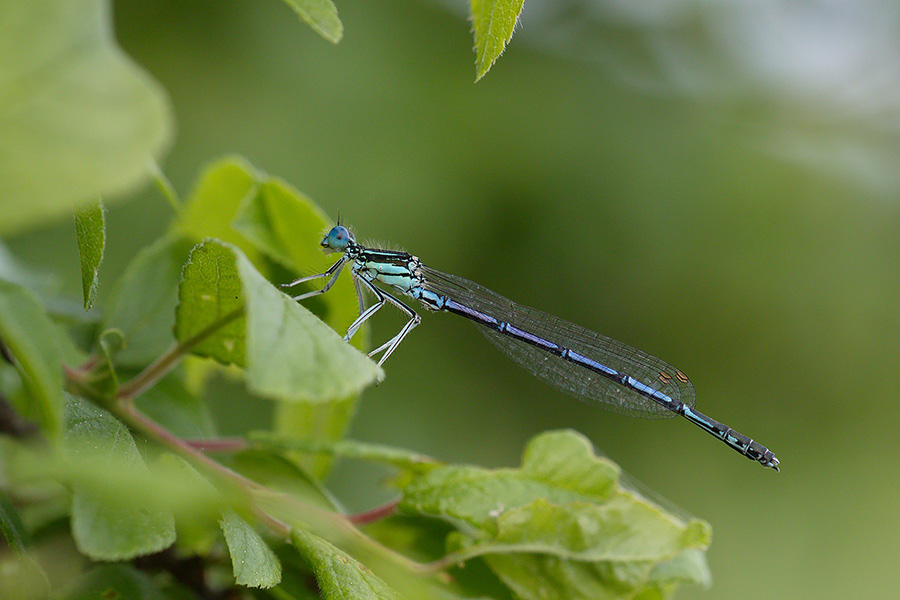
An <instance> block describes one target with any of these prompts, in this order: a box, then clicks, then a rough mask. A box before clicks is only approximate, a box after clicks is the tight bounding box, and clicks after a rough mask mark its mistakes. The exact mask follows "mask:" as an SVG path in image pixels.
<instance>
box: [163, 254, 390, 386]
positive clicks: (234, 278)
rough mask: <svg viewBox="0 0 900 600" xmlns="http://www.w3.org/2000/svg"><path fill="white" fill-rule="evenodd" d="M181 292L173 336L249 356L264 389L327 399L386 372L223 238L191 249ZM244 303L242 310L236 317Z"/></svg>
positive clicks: (209, 349)
mask: <svg viewBox="0 0 900 600" xmlns="http://www.w3.org/2000/svg"><path fill="white" fill-rule="evenodd" d="M179 300H180V301H179V305H178V309H177V315H176V324H175V331H176V337H177V338H178V339H179V340H180V341H182V342H183V343H185V342H186V341H188V340H193V341H192V342H191V343H192V344H193V343H196V344H197V345H196V346H195V348H197V349H199V352H198V353H199V354H201V355H205V356H211V357H214V358H216V359H218V360H221V361H223V362H225V361H230V362H235V363H237V364H246V371H247V382H248V385H249V387H250V389H251V390H252V391H253V392H254V393H257V394H259V395H261V396H264V397H267V398H272V399H277V400H285V401H290V402H293V401H312V402H325V401H330V400H333V399H340V398H346V397H349V396H353V395H356V394H358V393H359V392H360V391H362V389H363V388H365V387H366V386H367V385H369V384H371V383H372V382H374V381H376V380H377V378H378V377H379V376H381V374H382V371H381V369H380V368H379V367H377V366H376V365H375V363H373V362H372V361H371V360H369V358H368V357H367V356H365V355H364V354H361V353H360V352H359V351H357V350H356V349H354V348H353V347H352V346H350V344H347V343H346V342H344V341H343V339H342V338H341V337H340V336H338V335H337V334H336V333H335V332H334V330H332V329H331V328H329V327H328V326H327V325H325V324H324V323H323V322H322V321H320V320H319V319H317V318H316V317H315V316H314V315H313V314H312V313H310V312H309V311H307V310H306V309H305V308H303V307H302V306H300V305H298V304H297V303H296V302H294V301H292V300H291V299H290V298H288V297H287V296H285V295H284V294H283V293H281V292H280V291H279V290H277V289H276V288H274V287H273V286H272V284H270V283H269V282H268V281H267V280H266V279H265V278H263V276H262V275H260V274H259V272H258V271H257V270H256V269H255V268H254V266H253V265H252V264H251V263H250V261H249V260H248V259H247V257H246V256H244V254H243V253H242V252H241V251H240V250H238V249H237V248H235V247H234V246H231V245H229V244H225V243H224V242H221V241H218V240H207V241H206V242H203V243H202V244H200V245H198V246H197V247H196V248H195V249H194V251H193V252H192V253H191V260H190V261H189V263H188V264H187V265H186V266H185V269H184V278H183V281H182V285H181V288H180V290H179ZM244 303H246V305H244ZM242 306H243V310H244V312H243V316H240V317H238V318H232V317H233V316H234V315H235V314H239V313H236V311H240V310H241V307H242ZM196 351H197V350H195V352H196Z"/></svg>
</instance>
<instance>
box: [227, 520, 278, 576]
mask: <svg viewBox="0 0 900 600" xmlns="http://www.w3.org/2000/svg"><path fill="white" fill-rule="evenodd" d="M220 525H221V526H222V531H223V532H224V533H225V543H226V544H228V553H229V554H231V566H232V569H233V570H234V579H235V581H236V582H237V584H238V585H245V586H247V587H254V588H270V587H273V586H276V585H278V583H279V582H280V581H281V563H280V562H278V558H277V557H276V556H275V553H274V552H272V549H271V548H269V546H268V545H267V544H266V542H265V541H263V539H262V537H260V535H259V534H258V533H257V532H256V530H255V529H253V527H251V526H250V524H249V523H247V521H245V520H244V519H242V518H240V517H239V516H237V515H236V514H234V513H233V512H231V511H226V512H225V513H224V514H223V515H222V520H221V521H220Z"/></svg>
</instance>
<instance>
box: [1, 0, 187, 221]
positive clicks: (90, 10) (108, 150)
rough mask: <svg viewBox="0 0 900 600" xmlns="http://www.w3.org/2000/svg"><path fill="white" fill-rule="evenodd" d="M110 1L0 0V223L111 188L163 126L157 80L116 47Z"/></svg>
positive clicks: (44, 213) (136, 169)
mask: <svg viewBox="0 0 900 600" xmlns="http://www.w3.org/2000/svg"><path fill="white" fill-rule="evenodd" d="M108 4H109V3H108V2H99V1H97V0H31V1H29V2H0V97H3V98H4V99H5V100H4V102H2V103H0V156H3V157H4V159H3V160H0V214H2V215H3V219H2V221H0V229H2V231H3V232H7V233H8V232H11V231H16V230H18V229H21V228H22V227H25V226H27V225H33V224H35V223H39V222H42V221H45V220H47V219H50V218H53V217H55V216H58V215H63V214H66V213H67V212H69V211H71V210H73V209H74V208H76V207H78V206H79V205H80V204H82V203H84V201H85V200H86V199H88V198H95V197H97V196H98V195H103V196H106V195H108V194H109V195H113V194H115V193H118V192H121V191H123V190H125V189H127V188H129V187H132V186H134V185H135V183H137V182H138V181H139V180H140V179H141V178H143V177H144V176H145V175H146V171H147V161H148V159H149V158H150V156H151V155H153V154H158V153H160V152H161V151H162V150H163V148H164V147H165V146H166V145H167V143H168V139H169V136H170V134H171V116H170V109H169V105H168V101H167V99H166V96H165V93H164V92H163V90H162V88H160V87H159V85H158V84H157V83H156V82H155V81H154V80H153V79H151V78H150V77H149V76H148V75H147V73H146V72H144V71H143V70H142V69H141V68H140V67H138V66H137V65H136V64H134V63H133V62H132V61H131V60H130V59H128V57H127V56H125V54H124V53H123V52H122V51H121V49H120V48H118V47H117V46H116V45H115V43H114V40H115V35H114V34H113V31H112V25H111V11H110V10H109V6H108Z"/></svg>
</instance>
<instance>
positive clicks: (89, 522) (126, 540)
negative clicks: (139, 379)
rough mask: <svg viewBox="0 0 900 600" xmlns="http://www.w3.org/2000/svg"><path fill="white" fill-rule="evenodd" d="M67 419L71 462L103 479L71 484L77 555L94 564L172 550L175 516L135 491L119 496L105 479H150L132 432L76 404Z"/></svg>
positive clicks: (107, 416) (81, 403)
mask: <svg viewBox="0 0 900 600" xmlns="http://www.w3.org/2000/svg"><path fill="white" fill-rule="evenodd" d="M66 416H67V424H68V436H67V437H68V440H67V442H68V443H67V446H68V456H69V457H71V460H73V461H75V462H78V463H81V464H88V465H90V467H91V469H92V470H93V471H92V472H93V473H96V474H97V475H99V476H100V477H98V478H96V479H94V480H91V478H90V477H87V476H80V477H77V478H76V480H74V481H73V482H72V535H73V537H74V538H75V544H76V545H77V546H78V549H79V550H80V551H81V552H83V553H84V554H86V555H88V556H90V557H91V558H93V559H95V560H126V559H130V558H134V557H135V556H142V555H145V554H152V553H153V552H158V551H160V550H162V549H164V548H167V547H168V546H170V545H171V544H172V543H173V542H174V541H175V521H174V517H173V515H172V513H171V512H169V511H168V510H165V509H163V508H161V507H160V506H159V504H158V503H156V502H154V500H155V499H154V498H148V497H147V495H145V494H141V493H135V492H136V491H137V490H135V489H128V490H124V489H119V490H117V489H115V484H116V483H117V482H116V481H115V480H112V481H111V480H109V479H105V480H104V479H101V478H103V477H104V476H105V477H113V478H120V477H122V475H124V474H126V473H127V474H128V475H129V477H144V478H146V479H148V480H149V479H150V472H149V470H148V469H147V466H146V465H145V464H144V461H143V459H142V458H141V455H140V453H139V452H138V450H137V446H135V443H134V439H132V437H131V433H129V431H128V429H127V428H126V427H125V426H124V425H122V424H121V423H120V422H119V421H117V420H116V419H115V418H114V417H113V416H112V415H110V414H109V413H108V412H106V411H104V410H102V409H100V408H97V407H95V406H93V405H91V404H88V403H86V402H84V401H81V400H79V399H77V398H72V399H71V401H70V402H69V404H68V406H67V415H66ZM73 471H74V470H73ZM110 484H112V486H110Z"/></svg>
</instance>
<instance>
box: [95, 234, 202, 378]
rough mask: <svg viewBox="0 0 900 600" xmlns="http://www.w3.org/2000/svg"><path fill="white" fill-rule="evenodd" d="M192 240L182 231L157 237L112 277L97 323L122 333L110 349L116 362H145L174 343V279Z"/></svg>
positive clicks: (132, 364) (133, 364) (129, 364)
mask: <svg viewBox="0 0 900 600" xmlns="http://www.w3.org/2000/svg"><path fill="white" fill-rule="evenodd" d="M192 246H193V243H192V242H190V241H189V240H187V239H185V238H183V237H178V236H174V235H169V236H166V237H163V238H162V239H159V240H157V241H156V242H154V243H153V244H152V245H151V246H148V247H146V248H144V249H142V250H141V251H140V252H139V253H138V254H137V256H135V257H134V259H133V260H132V261H131V264H129V265H128V268H126V269H125V273H124V274H123V275H122V277H121V278H120V279H119V281H118V282H117V283H116V290H115V292H114V293H113V298H112V301H111V302H110V304H109V306H108V308H107V310H106V312H105V319H104V321H103V325H102V329H104V330H108V329H117V330H119V331H121V333H122V335H123V337H124V342H125V346H124V348H122V350H121V351H120V352H118V353H117V354H116V364H117V365H119V366H120V367H137V368H141V367H145V366H146V365H148V364H150V363H151V362H152V361H153V360H154V359H156V358H157V357H158V356H159V355H160V354H162V353H163V352H164V351H165V350H167V349H168V348H169V347H170V346H171V345H172V344H173V343H175V338H174V337H173V335H172V327H173V325H174V324H175V304H176V300H177V297H178V283H179V282H180V281H181V270H182V268H183V266H184V263H185V262H186V261H187V259H188V255H189V254H190V251H191V247H192Z"/></svg>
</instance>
